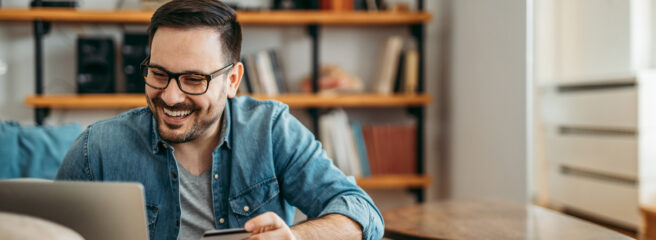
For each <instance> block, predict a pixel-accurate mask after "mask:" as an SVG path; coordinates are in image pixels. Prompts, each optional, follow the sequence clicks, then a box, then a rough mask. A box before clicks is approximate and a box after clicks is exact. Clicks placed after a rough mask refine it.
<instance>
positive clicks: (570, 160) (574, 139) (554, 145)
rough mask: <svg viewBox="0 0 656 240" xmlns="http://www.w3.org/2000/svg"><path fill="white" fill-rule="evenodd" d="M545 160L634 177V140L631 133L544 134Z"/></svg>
mask: <svg viewBox="0 0 656 240" xmlns="http://www.w3.org/2000/svg"><path fill="white" fill-rule="evenodd" d="M545 150H546V151H545V156H546V159H547V160H548V161H549V162H552V163H556V164H558V165H564V166H568V167H572V168H577V169H583V170H586V171H590V172H596V173H601V174H607V175H612V176H616V177H623V178H630V179H634V180H635V179H637V178H638V141H637V137H636V136H635V135H632V134H625V135H623V134H617V135H612V134H581V133H570V132H563V131H559V130H558V129H556V128H554V129H553V130H552V131H549V132H548V133H547V137H546V145H545Z"/></svg>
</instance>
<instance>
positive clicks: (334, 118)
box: [319, 109, 369, 177]
mask: <svg viewBox="0 0 656 240" xmlns="http://www.w3.org/2000/svg"><path fill="white" fill-rule="evenodd" d="M357 134H360V133H356V132H354V131H353V129H352V128H351V125H350V124H349V121H348V116H347V114H346V112H345V111H344V110H342V109H337V110H333V111H331V112H329V113H326V114H324V115H323V116H321V118H319V135H320V140H321V142H322V143H323V146H324V150H325V151H326V155H328V157H329V158H330V159H331V160H332V161H333V164H334V165H335V166H336V167H337V168H339V169H340V170H341V171H342V172H343V173H344V174H345V175H347V176H355V177H359V176H363V175H364V174H363V172H364V170H363V166H366V168H367V172H368V165H369V164H368V163H366V164H365V163H363V162H362V161H363V160H361V158H360V153H359V151H358V146H357V140H356V135H357ZM362 145H364V143H363V144H362ZM365 154H366V153H365ZM364 161H366V157H365V160H364ZM367 174H368V173H367Z"/></svg>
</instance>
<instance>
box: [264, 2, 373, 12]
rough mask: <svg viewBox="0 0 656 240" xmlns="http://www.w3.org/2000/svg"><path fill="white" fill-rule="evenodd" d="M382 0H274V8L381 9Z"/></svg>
mask: <svg viewBox="0 0 656 240" xmlns="http://www.w3.org/2000/svg"><path fill="white" fill-rule="evenodd" d="M384 6H385V3H384V2H383V1H382V0H310V1H308V0H273V9H282V10H294V9H296V10H298V9H318V10H325V11H362V10H369V11H374V10H381V9H384Z"/></svg>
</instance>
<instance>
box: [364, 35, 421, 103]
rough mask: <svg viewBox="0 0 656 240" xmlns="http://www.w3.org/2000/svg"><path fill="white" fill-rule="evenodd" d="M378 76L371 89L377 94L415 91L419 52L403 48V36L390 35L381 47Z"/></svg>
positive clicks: (410, 92)
mask: <svg viewBox="0 0 656 240" xmlns="http://www.w3.org/2000/svg"><path fill="white" fill-rule="evenodd" d="M381 52H382V56H381V61H380V66H379V70H378V73H379V76H378V79H377V82H375V84H374V86H373V90H374V92H376V93H379V94H392V93H405V94H414V93H416V92H417V84H418V82H419V53H418V52H417V50H416V49H406V50H404V49H403V37H401V36H392V37H390V38H388V39H387V41H386V42H385V46H384V47H383V49H382V51H381Z"/></svg>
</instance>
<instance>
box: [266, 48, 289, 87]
mask: <svg viewBox="0 0 656 240" xmlns="http://www.w3.org/2000/svg"><path fill="white" fill-rule="evenodd" d="M268 53H269V60H270V62H271V67H272V70H273V76H274V79H275V81H276V86H277V87H278V92H288V89H287V84H286V82H285V76H284V75H283V71H282V63H281V61H280V58H278V53H276V51H275V50H269V51H268Z"/></svg>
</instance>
